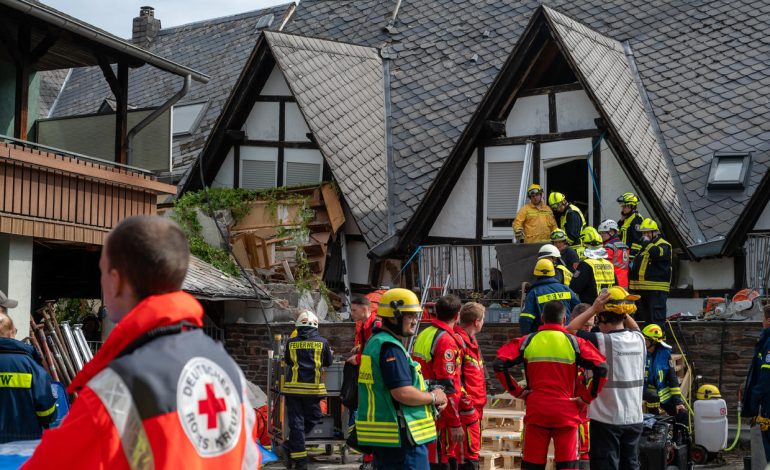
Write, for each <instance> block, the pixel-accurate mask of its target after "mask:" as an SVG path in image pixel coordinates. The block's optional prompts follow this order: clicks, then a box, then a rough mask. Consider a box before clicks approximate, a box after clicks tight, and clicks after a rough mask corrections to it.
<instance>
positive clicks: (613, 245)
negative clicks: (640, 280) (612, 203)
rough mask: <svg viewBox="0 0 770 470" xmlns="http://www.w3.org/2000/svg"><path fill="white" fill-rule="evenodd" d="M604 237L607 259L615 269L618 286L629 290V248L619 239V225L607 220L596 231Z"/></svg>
mask: <svg viewBox="0 0 770 470" xmlns="http://www.w3.org/2000/svg"><path fill="white" fill-rule="evenodd" d="M596 231H597V232H599V236H601V237H602V243H603V244H604V249H605V250H607V259H608V260H609V261H610V263H612V266H614V267H615V278H616V279H617V280H618V285H619V286H621V287H623V288H624V289H628V264H629V259H630V258H629V252H628V246H626V244H625V243H623V242H622V241H621V240H620V238H618V224H617V222H615V221H614V220H612V219H607V220H605V221H604V222H602V223H601V224H599V227H597V229H596Z"/></svg>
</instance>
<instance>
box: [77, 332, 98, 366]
mask: <svg viewBox="0 0 770 470" xmlns="http://www.w3.org/2000/svg"><path fill="white" fill-rule="evenodd" d="M72 336H74V337H75V343H76V344H77V345H78V347H79V348H80V355H81V356H82V357H83V363H84V364H85V363H86V362H88V361H90V360H91V359H93V358H94V355H93V353H91V348H89V347H88V342H87V341H86V336H85V335H84V334H83V325H82V324H80V323H78V324H77V325H74V326H73V327H72Z"/></svg>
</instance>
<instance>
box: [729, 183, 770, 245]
mask: <svg viewBox="0 0 770 470" xmlns="http://www.w3.org/2000/svg"><path fill="white" fill-rule="evenodd" d="M768 203H770V171H766V172H765V175H764V176H763V177H762V181H760V183H759V185H758V186H757V189H755V190H754V195H753V196H752V197H751V199H749V201H748V202H747V203H746V208H745V209H744V210H743V212H742V213H741V215H740V216H739V218H738V222H737V223H735V225H733V228H732V229H731V230H730V231H729V232H728V233H727V236H726V237H725V244H724V246H723V248H722V253H721V254H722V255H728V254H731V253H732V252H734V251H735V250H736V249H737V248H738V244H739V243H740V242H741V241H742V240H743V237H744V236H745V235H746V234H747V233H748V232H749V230H751V229H752V228H753V227H754V226H755V225H756V224H757V221H758V220H759V216H760V215H762V212H763V211H764V210H765V208H766V207H767V205H768Z"/></svg>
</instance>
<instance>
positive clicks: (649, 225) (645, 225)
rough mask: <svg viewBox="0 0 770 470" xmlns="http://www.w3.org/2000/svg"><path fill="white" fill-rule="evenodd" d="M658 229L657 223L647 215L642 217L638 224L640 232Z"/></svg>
mask: <svg viewBox="0 0 770 470" xmlns="http://www.w3.org/2000/svg"><path fill="white" fill-rule="evenodd" d="M658 230H659V229H658V223H657V222H655V221H654V220H652V219H650V218H649V217H648V218H646V219H644V220H643V221H642V223H641V224H639V231H640V232H657V231H658Z"/></svg>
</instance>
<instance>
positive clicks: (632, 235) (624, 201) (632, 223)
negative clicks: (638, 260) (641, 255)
mask: <svg viewBox="0 0 770 470" xmlns="http://www.w3.org/2000/svg"><path fill="white" fill-rule="evenodd" d="M617 201H618V204H620V220H618V225H619V226H620V241H622V242H623V243H625V244H626V246H627V247H628V249H629V256H630V259H634V256H636V254H637V253H638V252H639V250H640V249H641V245H640V244H639V239H640V238H642V232H641V231H640V230H639V225H640V224H641V223H642V221H643V220H644V217H642V215H641V214H639V212H637V206H638V205H639V198H638V197H636V196H635V195H634V193H623V194H622V195H621V196H620V197H619V198H618V199H617Z"/></svg>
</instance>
